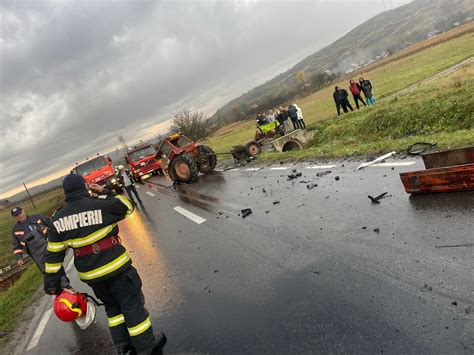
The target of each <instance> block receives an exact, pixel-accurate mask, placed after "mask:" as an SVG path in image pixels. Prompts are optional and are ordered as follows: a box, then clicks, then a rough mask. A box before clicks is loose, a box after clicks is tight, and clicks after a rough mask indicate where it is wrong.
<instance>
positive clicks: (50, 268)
mask: <svg viewBox="0 0 474 355" xmlns="http://www.w3.org/2000/svg"><path fill="white" fill-rule="evenodd" d="M61 266H63V263H56V264H50V263H44V271H45V272H47V273H49V274H55V273H57V272H58V271H59V269H61Z"/></svg>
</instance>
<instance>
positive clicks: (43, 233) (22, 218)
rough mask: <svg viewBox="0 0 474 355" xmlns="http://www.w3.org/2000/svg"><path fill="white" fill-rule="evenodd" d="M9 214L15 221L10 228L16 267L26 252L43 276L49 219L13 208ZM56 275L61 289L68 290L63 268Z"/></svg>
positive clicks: (21, 261) (68, 286)
mask: <svg viewBox="0 0 474 355" xmlns="http://www.w3.org/2000/svg"><path fill="white" fill-rule="evenodd" d="M10 214H11V215H12V217H14V218H15V219H16V223H15V224H14V225H13V228H12V244H13V254H15V259H16V263H17V264H18V265H23V264H24V263H25V262H24V259H23V257H24V255H25V251H26V252H27V253H28V254H29V255H30V256H31V258H32V259H33V261H34V262H35V264H36V266H38V269H40V271H41V273H43V274H44V272H45V265H44V263H45V253H46V247H47V245H48V239H47V237H48V229H49V227H48V226H51V219H50V218H49V217H46V216H45V215H42V214H34V215H31V216H28V215H27V214H26V213H25V211H24V210H23V209H22V208H21V207H15V208H13V209H12V210H11V211H10ZM58 274H59V277H60V282H61V286H62V288H70V285H69V279H68V278H67V276H66V273H65V272H64V268H61V269H59V271H58Z"/></svg>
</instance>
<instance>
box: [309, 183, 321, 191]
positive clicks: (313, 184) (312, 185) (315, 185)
mask: <svg viewBox="0 0 474 355" xmlns="http://www.w3.org/2000/svg"><path fill="white" fill-rule="evenodd" d="M315 187H318V184H315V183H312V184H308V185H306V188H307V189H308V190H311V189H314V188H315Z"/></svg>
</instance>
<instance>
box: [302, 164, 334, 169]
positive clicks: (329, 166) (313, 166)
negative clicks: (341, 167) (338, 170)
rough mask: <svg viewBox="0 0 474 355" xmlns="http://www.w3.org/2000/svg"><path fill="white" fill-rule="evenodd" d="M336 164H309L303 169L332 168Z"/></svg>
mask: <svg viewBox="0 0 474 355" xmlns="http://www.w3.org/2000/svg"><path fill="white" fill-rule="evenodd" d="M336 166H337V165H310V166H307V167H306V168H305V169H332V168H334V167H336Z"/></svg>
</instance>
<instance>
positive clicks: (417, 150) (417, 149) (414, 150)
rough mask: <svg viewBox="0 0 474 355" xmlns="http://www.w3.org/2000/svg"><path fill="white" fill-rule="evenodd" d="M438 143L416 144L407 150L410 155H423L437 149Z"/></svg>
mask: <svg viewBox="0 0 474 355" xmlns="http://www.w3.org/2000/svg"><path fill="white" fill-rule="evenodd" d="M437 145H438V143H425V142H416V143H414V144H412V145H411V146H409V147H408V148H407V154H408V155H421V154H422V153H424V152H425V151H427V150H429V149H433V148H434V147H436V146H437Z"/></svg>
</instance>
